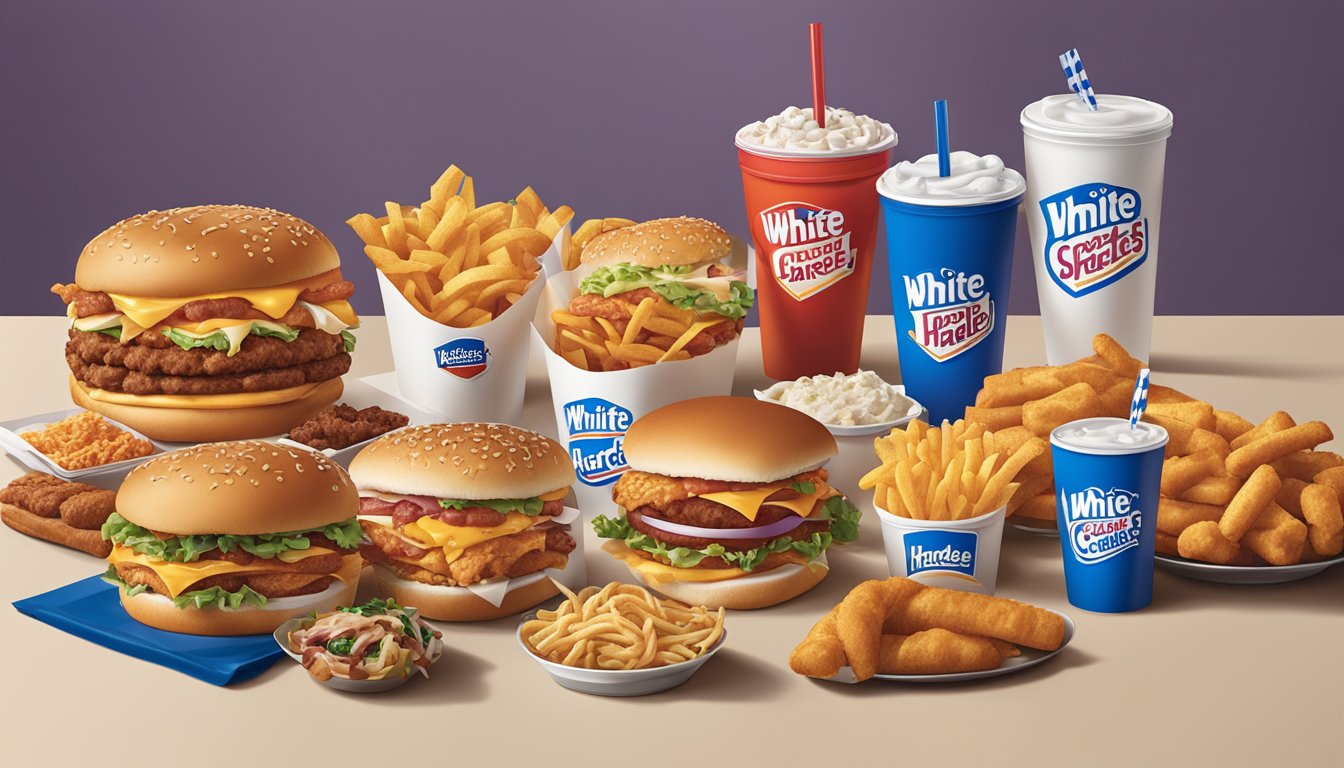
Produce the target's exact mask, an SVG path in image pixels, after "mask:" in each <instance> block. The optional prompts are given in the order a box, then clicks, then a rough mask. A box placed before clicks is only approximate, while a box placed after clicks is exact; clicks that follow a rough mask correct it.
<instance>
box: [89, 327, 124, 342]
mask: <svg viewBox="0 0 1344 768" xmlns="http://www.w3.org/2000/svg"><path fill="white" fill-rule="evenodd" d="M94 333H106V334H107V335H108V336H111V337H112V338H114V339H116V340H117V341H121V326H120V325H114V326H112V327H111V328H99V329H98V330H96V331H94Z"/></svg>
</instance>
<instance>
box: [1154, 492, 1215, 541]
mask: <svg viewBox="0 0 1344 768" xmlns="http://www.w3.org/2000/svg"><path fill="white" fill-rule="evenodd" d="M1222 516H1223V508H1222V507H1215V506H1213V505H1211V504H1195V503H1193V502H1189V501H1177V500H1176V499H1159V500H1158V502H1157V530H1158V531H1159V532H1160V533H1165V534H1167V535H1168V536H1180V535H1181V531H1184V530H1185V529H1186V528H1189V527H1190V526H1192V525H1194V524H1195V523H1201V522H1205V521H1212V522H1218V520H1219V519H1220V518H1222Z"/></svg>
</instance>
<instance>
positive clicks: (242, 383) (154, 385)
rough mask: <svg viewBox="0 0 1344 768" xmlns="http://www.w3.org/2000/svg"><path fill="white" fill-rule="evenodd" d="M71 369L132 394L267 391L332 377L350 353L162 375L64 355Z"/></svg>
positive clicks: (344, 367) (88, 380)
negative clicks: (245, 369) (242, 369)
mask: <svg viewBox="0 0 1344 768" xmlns="http://www.w3.org/2000/svg"><path fill="white" fill-rule="evenodd" d="M66 362H67V363H69V364H70V372H71V373H73V374H74V375H75V378H76V379H78V380H79V381H80V383H81V384H84V385H86V386H90V387H97V388H98V389H106V390H109V391H112V392H125V393H127V394H131V395H220V394H231V393H235V392H268V391H270V390H274V389H286V388H288V387H297V386H300V385H302V384H312V383H316V382H319V381H327V380H328V379H334V378H337V377H339V376H341V375H342V374H344V373H345V372H346V371H348V370H350V355H349V354H347V353H345V352H342V353H340V354H339V355H333V356H331V357H328V358H326V359H324V360H314V361H312V362H309V363H303V364H301V365H294V366H290V367H288V368H270V369H267V370H261V371H253V372H251V373H237V374H224V375H219V376H165V375H159V374H149V373H141V372H139V371H133V370H131V369H129V368H122V367H120V366H115V365H98V364H94V363H86V362H84V361H83V360H80V359H79V358H78V357H76V356H75V355H66Z"/></svg>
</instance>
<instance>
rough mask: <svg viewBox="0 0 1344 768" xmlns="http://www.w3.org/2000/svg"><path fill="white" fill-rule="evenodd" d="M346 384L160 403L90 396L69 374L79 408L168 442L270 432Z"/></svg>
mask: <svg viewBox="0 0 1344 768" xmlns="http://www.w3.org/2000/svg"><path fill="white" fill-rule="evenodd" d="M343 391H345V385H344V384H343V383H341V380H340V378H339V377H338V378H335V379H328V380H326V381H323V382H320V383H319V384H318V385H317V386H316V387H314V388H313V389H312V391H310V392H308V393H307V394H305V395H304V396H303V397H300V398H298V399H296V400H291V401H289V402H287V403H275V404H272V405H257V406H241V407H238V408H176V407H174V408H160V407H158V406H142V405H126V404H124V403H108V402H103V401H101V400H94V399H93V398H92V397H90V396H89V393H88V392H87V391H85V389H84V387H83V385H81V384H80V383H79V381H77V380H76V379H75V377H73V376H71V377H70V397H71V398H73V399H74V401H75V404H76V405H78V406H79V407H81V408H87V409H88V410H90V411H94V412H95V413H101V414H102V415H104V416H106V417H107V418H109V419H112V420H113V421H119V422H121V423H122V424H125V425H126V426H128V427H130V428H131V429H134V430H135V431H137V432H139V433H140V434H142V435H144V436H145V437H148V438H150V439H153V440H163V441H165V442H170V443H212V442H219V441H221V440H243V439H246V438H249V437H270V436H272V435H279V434H283V433H285V432H288V431H289V430H290V428H291V427H296V426H298V425H299V424H302V423H303V422H305V421H307V420H308V419H311V418H312V417H313V416H315V415H317V412H318V411H320V410H322V409H323V408H325V407H327V406H328V405H331V404H332V403H334V402H336V400H337V398H339V397H340V396H341V393H342V392H343Z"/></svg>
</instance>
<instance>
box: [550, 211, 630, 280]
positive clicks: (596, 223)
mask: <svg viewBox="0 0 1344 768" xmlns="http://www.w3.org/2000/svg"><path fill="white" fill-rule="evenodd" d="M634 225H635V222H633V221H631V220H630V219H621V218H608V219H589V220H587V221H585V222H583V223H582V224H580V225H579V228H578V229H576V230H574V237H573V238H572V239H571V240H570V248H569V253H568V254H567V255H566V257H565V263H564V264H563V265H562V266H563V267H564V268H565V269H567V270H568V269H574V268H575V267H577V266H579V259H580V257H581V256H582V255H583V249H584V247H585V246H587V245H588V243H589V242H591V241H592V239H593V238H595V237H597V236H598V235H601V234H605V233H607V232H611V231H613V230H617V229H624V228H625V227H633V226H634Z"/></svg>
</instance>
